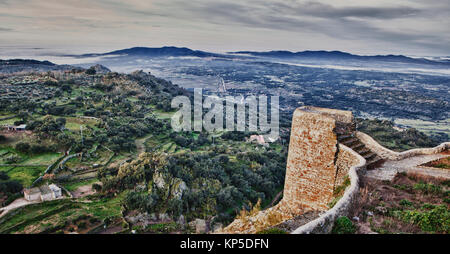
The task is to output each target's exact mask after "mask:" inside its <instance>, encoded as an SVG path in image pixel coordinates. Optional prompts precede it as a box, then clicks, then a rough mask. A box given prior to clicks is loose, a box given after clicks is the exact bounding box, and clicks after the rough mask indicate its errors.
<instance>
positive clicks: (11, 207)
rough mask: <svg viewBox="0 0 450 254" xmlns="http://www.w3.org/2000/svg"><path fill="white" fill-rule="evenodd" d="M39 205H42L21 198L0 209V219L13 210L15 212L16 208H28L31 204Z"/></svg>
mask: <svg viewBox="0 0 450 254" xmlns="http://www.w3.org/2000/svg"><path fill="white" fill-rule="evenodd" d="M37 203H41V201H40V200H39V201H28V200H26V199H25V198H19V199H16V200H14V201H13V202H12V203H11V204H9V205H7V206H5V207H2V208H0V212H1V214H0V218H1V217H3V216H5V215H6V214H7V213H8V212H10V211H11V210H14V209H16V208H19V207H22V206H27V205H31V204H37Z"/></svg>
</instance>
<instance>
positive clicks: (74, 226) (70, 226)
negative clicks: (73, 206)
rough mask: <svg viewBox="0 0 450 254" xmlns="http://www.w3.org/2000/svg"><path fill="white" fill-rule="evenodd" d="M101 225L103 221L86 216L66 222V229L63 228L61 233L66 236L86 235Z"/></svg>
mask: <svg viewBox="0 0 450 254" xmlns="http://www.w3.org/2000/svg"><path fill="white" fill-rule="evenodd" d="M101 224H103V223H101V221H99V220H98V219H97V218H95V217H91V216H89V215H85V216H80V217H78V218H76V219H74V220H70V221H66V223H65V225H64V228H62V229H61V230H60V231H59V232H61V233H64V234H73V233H77V234H86V233H88V232H90V231H91V230H92V229H94V228H97V227H98V226H100V225H101Z"/></svg>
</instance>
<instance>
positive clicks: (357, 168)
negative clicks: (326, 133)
mask: <svg viewBox="0 0 450 254" xmlns="http://www.w3.org/2000/svg"><path fill="white" fill-rule="evenodd" d="M338 165H340V166H339V167H341V169H342V172H348V173H347V175H348V177H349V179H350V186H348V187H347V189H346V190H345V192H344V195H343V196H342V197H341V199H340V200H339V201H338V202H337V203H336V204H335V205H334V206H333V208H331V209H330V210H328V211H327V212H325V213H324V214H322V215H321V216H320V217H319V218H317V219H315V220H312V221H310V222H308V223H307V224H305V225H303V226H301V227H299V228H297V229H296V230H294V231H293V232H292V234H327V233H329V232H331V230H332V228H333V225H334V221H336V219H337V218H339V217H341V216H346V215H347V214H348V212H349V210H350V209H351V207H352V205H353V201H354V200H355V199H356V198H357V196H358V193H359V176H360V175H362V174H364V172H365V165H366V160H365V159H364V158H363V157H361V155H359V154H357V153H356V152H355V151H353V150H352V149H350V148H348V147H346V146H345V145H342V144H339V158H338Z"/></svg>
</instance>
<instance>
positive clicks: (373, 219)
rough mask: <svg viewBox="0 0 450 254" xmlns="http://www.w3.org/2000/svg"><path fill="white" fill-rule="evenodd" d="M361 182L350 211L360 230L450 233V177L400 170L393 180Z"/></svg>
mask: <svg viewBox="0 0 450 254" xmlns="http://www.w3.org/2000/svg"><path fill="white" fill-rule="evenodd" d="M361 182H362V184H361V186H362V188H361V189H360V196H359V198H358V200H357V201H356V202H355V203H354V204H353V208H352V211H351V213H350V219H353V221H354V222H355V224H356V225H357V233H359V234H370V233H374V232H376V233H392V234H394V233H449V232H448V230H449V228H450V225H449V223H450V210H449V204H448V203H446V202H448V195H449V191H448V190H449V181H445V180H444V179H439V178H433V177H429V176H421V175H419V174H404V173H403V174H402V173H399V174H397V175H396V176H395V178H394V179H393V180H392V181H380V180H374V179H372V178H362V181H361Z"/></svg>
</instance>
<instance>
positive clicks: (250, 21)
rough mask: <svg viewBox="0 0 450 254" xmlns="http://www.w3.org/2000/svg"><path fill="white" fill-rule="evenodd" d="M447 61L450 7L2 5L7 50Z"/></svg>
mask: <svg viewBox="0 0 450 254" xmlns="http://www.w3.org/2000/svg"><path fill="white" fill-rule="evenodd" d="M165 45H171V46H185V47H189V48H193V49H200V50H208V51H217V52H224V51H233V50H279V49H280V50H291V51H302V50H341V51H347V52H352V53H359V54H407V55H441V56H449V55H450V0H395V1H392V0H329V1H325V0H320V1H294V0H239V1H235V0H145V1H144V0H126V1H125V0H124V1H119V0H97V1H95V0H45V1H43V0H0V46H2V47H5V46H6V47H17V46H19V47H43V48H69V49H77V50H78V51H79V50H82V51H93V50H94V51H107V50H113V49H120V48H127V47H133V46H148V47H159V46H165Z"/></svg>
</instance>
